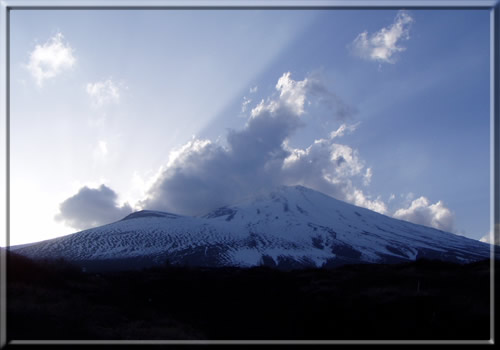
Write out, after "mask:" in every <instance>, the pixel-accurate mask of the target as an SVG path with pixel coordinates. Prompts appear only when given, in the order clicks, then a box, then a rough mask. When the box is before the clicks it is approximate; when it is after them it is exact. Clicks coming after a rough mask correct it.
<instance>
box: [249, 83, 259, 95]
mask: <svg viewBox="0 0 500 350" xmlns="http://www.w3.org/2000/svg"><path fill="white" fill-rule="evenodd" d="M257 89H258V87H257V85H256V86H254V87H251V88H250V93H251V94H253V93H256V92H257Z"/></svg>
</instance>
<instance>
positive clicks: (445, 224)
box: [393, 196, 454, 232]
mask: <svg viewBox="0 0 500 350" xmlns="http://www.w3.org/2000/svg"><path fill="white" fill-rule="evenodd" d="M393 216H394V217H395V218H397V219H401V220H406V221H410V222H413V223H415V224H420V225H425V226H430V227H434V228H437V229H439V230H443V231H448V232H452V231H453V230H454V215H453V213H452V212H451V210H450V209H448V208H447V207H446V206H445V205H444V203H443V202H442V201H438V202H436V203H434V204H430V202H429V200H428V199H427V198H426V197H423V196H422V197H419V198H417V199H415V200H414V201H412V202H411V204H410V206H409V208H406V209H405V208H401V209H398V210H397V211H396V212H395V213H394V215H393Z"/></svg>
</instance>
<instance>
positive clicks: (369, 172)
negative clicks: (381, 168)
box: [363, 168, 373, 186]
mask: <svg viewBox="0 0 500 350" xmlns="http://www.w3.org/2000/svg"><path fill="white" fill-rule="evenodd" d="M372 175H373V172H372V168H367V169H366V172H365V175H364V177H363V185H365V186H368V185H370V183H371V181H372Z"/></svg>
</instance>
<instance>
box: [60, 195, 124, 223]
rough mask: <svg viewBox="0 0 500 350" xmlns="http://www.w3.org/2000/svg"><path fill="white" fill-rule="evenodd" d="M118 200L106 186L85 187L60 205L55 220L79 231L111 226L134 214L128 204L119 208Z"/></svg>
mask: <svg viewBox="0 0 500 350" xmlns="http://www.w3.org/2000/svg"><path fill="white" fill-rule="evenodd" d="M117 198H118V195H117V194H116V193H115V192H114V191H113V190H112V189H111V188H109V187H107V186H105V185H101V186H100V187H99V188H96V189H93V188H88V187H87V186H84V187H82V188H81V189H80V190H79V191H78V193H77V194H75V195H74V196H72V197H70V198H68V199H66V200H65V201H64V202H62V203H61V204H60V205H59V211H60V213H59V214H57V215H56V217H55V220H56V221H59V222H63V223H64V224H65V225H66V226H69V227H72V228H74V229H77V230H84V229H87V228H91V227H95V226H100V225H104V224H109V223H111V222H114V221H117V220H120V219H122V218H123V217H125V216H126V215H128V214H130V213H131V212H132V208H131V207H130V205H129V204H128V203H126V204H124V205H123V206H121V207H120V206H118V204H117V203H116V200H117Z"/></svg>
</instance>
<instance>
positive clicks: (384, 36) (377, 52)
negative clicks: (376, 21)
mask: <svg viewBox="0 0 500 350" xmlns="http://www.w3.org/2000/svg"><path fill="white" fill-rule="evenodd" d="M414 21H415V20H414V19H413V18H412V17H411V16H410V15H409V14H408V13H407V12H406V11H399V12H398V14H397V15H396V18H395V19H394V23H393V24H392V25H390V26H389V27H384V28H382V29H380V30H379V31H378V32H376V33H372V34H368V32H366V31H364V32H362V33H361V34H359V35H358V36H357V37H356V39H354V41H353V42H352V44H351V45H350V46H351V49H352V51H353V52H354V54H356V55H357V56H359V57H361V58H363V59H366V60H371V61H377V62H380V63H384V62H385V63H395V61H396V58H395V54H396V53H398V52H401V51H404V50H406V48H405V47H403V46H400V45H399V43H400V42H401V41H402V40H408V39H409V38H410V26H411V24H412V23H413V22H414Z"/></svg>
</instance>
